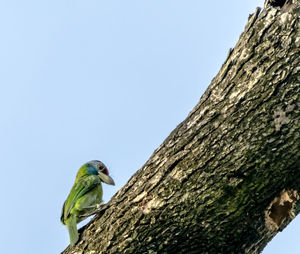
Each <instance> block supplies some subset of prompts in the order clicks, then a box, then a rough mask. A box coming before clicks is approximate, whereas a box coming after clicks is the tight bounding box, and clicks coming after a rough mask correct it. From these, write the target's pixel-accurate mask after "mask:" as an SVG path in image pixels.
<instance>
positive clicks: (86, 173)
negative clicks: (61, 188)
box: [60, 160, 115, 246]
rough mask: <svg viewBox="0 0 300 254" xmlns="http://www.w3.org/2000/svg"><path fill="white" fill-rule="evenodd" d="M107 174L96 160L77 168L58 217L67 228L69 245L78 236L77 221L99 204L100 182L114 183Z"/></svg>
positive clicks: (104, 167)
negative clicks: (72, 183)
mask: <svg viewBox="0 0 300 254" xmlns="http://www.w3.org/2000/svg"><path fill="white" fill-rule="evenodd" d="M108 174H109V173H108V170H107V167H106V166H105V165H104V164H103V163H102V162H101V161H97V160H93V161H89V162H88V163H86V164H84V165H83V166H81V168H80V169H79V170H78V172H77V175H76V178H75V182H74V185H73V187H72V189H71V191H70V194H69V195H68V197H67V199H66V201H65V202H64V205H63V208H62V212H61V217H60V220H61V222H62V223H63V224H64V225H66V226H67V228H68V231H69V235H70V245H71V246H74V244H75V243H76V242H77V241H78V238H79V236H78V231H77V223H79V222H80V221H82V220H84V219H85V218H87V217H88V216H90V215H92V214H94V213H95V212H96V211H97V210H98V209H99V207H100V205H101V202H102V194H103V192H102V184H101V182H104V183H107V184H110V185H115V183H114V180H113V179H112V178H111V177H110V176H109V175H108Z"/></svg>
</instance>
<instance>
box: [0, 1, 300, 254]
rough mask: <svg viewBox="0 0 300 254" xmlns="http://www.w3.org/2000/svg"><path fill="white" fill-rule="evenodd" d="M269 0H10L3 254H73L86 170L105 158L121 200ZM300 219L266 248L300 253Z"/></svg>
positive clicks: (1, 70) (1, 46) (2, 142)
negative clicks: (76, 199) (78, 179)
mask: <svg viewBox="0 0 300 254" xmlns="http://www.w3.org/2000/svg"><path fill="white" fill-rule="evenodd" d="M258 5H259V6H262V5H263V1H262V0H260V1H252V0H247V1H246V0H245V1H240V0H231V1H210V2H209V1H199V0H190V1H178V0H164V1H161V0H159V1H158V0H151V1H150V0H145V1H140V0H139V1H138V0H136V1H132V0H128V1H123V0H122V1H121V0H118V1H114V0H112V1H100V0H84V1H83V0H59V1H57V0H51V1H50V0H43V1H41V0H27V1H23V0H22V1H21V0H9V1H5V0H0V32H1V40H0V86H1V90H0V114H1V118H0V162H1V173H2V178H1V179H2V183H1V185H0V190H1V201H2V209H1V210H0V215H1V218H2V223H1V226H2V228H1V230H0V242H1V244H0V253H26V254H27V253H28V254H36V253H39V254H40V253H43V254H48V253H49V254H50V253H59V252H60V251H62V250H63V249H64V248H65V247H66V246H67V245H68V241H69V239H68V234H67V230H66V228H65V227H64V226H63V225H62V224H61V223H60V220H59V217H60V212H61V207H62V204H63V202H64V200H65V198H66V196H67V194H68V192H69V190H70V188H71V186H72V184H73V181H74V177H75V174H76V171H77V169H78V168H79V167H80V166H81V165H82V164H83V163H85V162H86V161H89V160H91V159H100V160H102V161H103V162H104V163H105V164H106V165H107V166H108V167H109V169H110V172H111V175H112V177H113V178H114V180H115V182H116V186H115V187H112V186H108V185H106V186H104V200H105V202H107V201H109V199H110V198H111V196H112V195H113V194H114V193H116V192H117V191H118V190H119V189H120V188H121V187H122V186H123V185H124V184H125V183H126V182H127V180H128V179H129V178H130V176H132V175H133V174H134V173H135V171H136V170H138V169H139V168H140V167H141V166H142V165H143V163H144V162H145V161H146V160H147V159H148V158H149V156H150V155H151V154H152V152H153V151H154V150H155V149H156V148H157V147H158V146H159V145H160V144H161V143H162V142H163V140H164V139H165V138H166V137H167V136H168V134H169V133H170V132H171V131H172V130H173V129H174V128H175V127H176V126H177V124H179V123H180V122H181V121H182V120H183V119H184V118H185V117H186V116H187V114H188V113H189V111H190V110H191V109H192V108H193V106H194V105H195V104H196V103H197V102H198V100H199V98H200V96H201V95H202V93H203V92H204V91H205V89H206V88H207V86H208V85H209V83H210V80H211V79H212V78H213V77H214V76H215V75H216V73H217V71H218V70H219V68H220V66H221V64H222V63H223V62H224V60H225V58H226V54H227V52H228V49H229V48H230V47H233V46H234V45H235V43H236V41H237V39H238V37H239V35H240V33H241V32H242V31H243V28H244V26H245V24H246V22H247V18H248V14H249V13H252V12H254V10H255V7H256V6H258ZM299 224H300V222H298V226H297V222H296V220H295V222H293V225H290V227H289V228H288V229H287V230H285V231H284V232H283V233H279V234H278V237H276V239H274V241H273V242H272V243H271V244H269V246H268V248H266V250H265V251H264V254H271V253H272V254H274V253H282V251H283V250H284V252H285V253H287V252H288V253H298V252H297V249H299V248H297V241H298V237H299V229H298V228H299ZM297 236H298V237H297ZM277 238H278V239H277ZM283 241H284V244H283V243H282V242H283Z"/></svg>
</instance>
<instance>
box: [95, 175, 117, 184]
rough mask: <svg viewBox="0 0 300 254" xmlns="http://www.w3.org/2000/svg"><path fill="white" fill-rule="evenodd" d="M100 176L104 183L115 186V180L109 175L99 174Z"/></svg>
mask: <svg viewBox="0 0 300 254" xmlns="http://www.w3.org/2000/svg"><path fill="white" fill-rule="evenodd" d="M98 175H99V177H100V179H101V181H102V182H104V183H107V184H110V185H115V182H114V180H113V179H112V178H111V177H110V176H109V175H106V174H104V173H102V172H98Z"/></svg>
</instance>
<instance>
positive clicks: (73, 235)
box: [66, 216, 79, 247]
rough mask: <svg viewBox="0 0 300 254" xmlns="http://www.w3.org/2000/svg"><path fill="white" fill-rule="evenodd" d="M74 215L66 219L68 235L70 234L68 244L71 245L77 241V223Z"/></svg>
mask: <svg viewBox="0 0 300 254" xmlns="http://www.w3.org/2000/svg"><path fill="white" fill-rule="evenodd" d="M76 224H77V223H76V217H75V216H70V217H69V218H68V219H67V220H66V226H67V228H68V231H69V236H70V245H71V247H72V246H74V244H75V243H76V242H77V241H78V238H79V236H78V231H77V225H76Z"/></svg>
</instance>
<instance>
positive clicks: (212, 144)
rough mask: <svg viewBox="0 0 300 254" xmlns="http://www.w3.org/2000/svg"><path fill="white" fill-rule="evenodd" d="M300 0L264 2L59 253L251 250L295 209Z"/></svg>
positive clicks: (299, 172)
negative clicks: (161, 135) (185, 108)
mask: <svg viewBox="0 0 300 254" xmlns="http://www.w3.org/2000/svg"><path fill="white" fill-rule="evenodd" d="M299 14H300V3H299V0H294V1H290V0H287V1H277V4H276V1H275V0H272V1H267V2H266V4H265V8H264V10H263V11H262V12H260V9H259V8H257V10H256V12H255V13H254V14H253V15H251V16H250V17H249V21H248V23H247V25H246V27H245V31H244V32H243V33H242V35H241V36H240V39H239V41H238V42H237V44H236V46H235V48H234V49H233V50H232V49H230V51H229V53H228V57H227V59H226V61H225V63H224V64H223V66H222V67H221V70H220V71H219V73H218V75H217V76H216V77H215V78H214V79H213V81H212V82H211V84H210V86H209V87H208V89H207V90H206V92H205V93H204V95H203V96H202V98H201V99H200V101H199V103H198V104H197V105H196V106H195V108H194V109H193V110H192V112H191V113H190V114H189V115H188V117H187V118H186V119H185V120H184V121H183V122H182V123H181V124H180V125H179V126H177V128H176V129H175V130H174V131H173V132H172V133H171V134H170V135H169V137H168V138H167V139H166V140H165V141H164V142H163V144H162V145H161V146H160V147H159V148H158V149H157V150H156V151H155V152H154V153H153V155H152V156H151V157H150V159H149V160H148V161H147V162H146V164H145V165H144V166H143V167H142V168H141V169H140V170H138V171H137V172H136V174H135V175H134V176H133V177H132V178H131V179H130V180H129V181H128V183H127V184H126V185H125V186H124V187H123V188H122V189H121V190H120V191H119V192H118V193H117V194H116V195H115V196H114V197H113V198H112V199H111V200H110V202H109V203H108V204H107V205H106V206H105V207H104V209H103V210H101V211H100V212H99V213H98V214H97V215H96V216H95V217H94V218H93V219H92V221H91V222H90V223H89V224H88V225H87V226H85V227H84V228H83V229H82V230H81V234H80V239H79V242H78V243H77V245H76V246H74V247H73V248H69V247H68V248H67V249H66V250H65V251H64V252H63V253H64V254H67V253H68V254H69V253H106V254H108V253H122V254H125V253H259V252H260V251H262V249H263V248H264V246H265V245H266V244H267V242H269V241H270V240H271V239H272V238H273V237H274V236H275V235H276V233H277V232H278V231H280V230H282V229H283V228H284V227H285V226H286V225H287V224H288V223H289V222H290V221H291V220H292V219H293V218H294V216H295V214H298V212H299V210H300V202H299V200H298V199H299V196H298V193H299V192H300V96H299V95H300V85H299V82H300V75H299V70H300V63H299V47H300V36H299V25H300V24H299V16H300V15H299Z"/></svg>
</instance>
